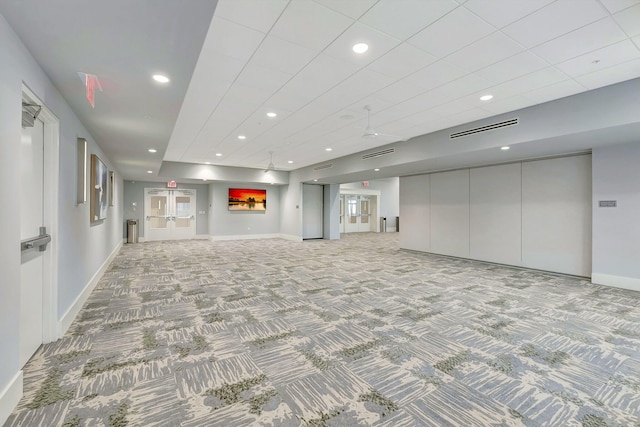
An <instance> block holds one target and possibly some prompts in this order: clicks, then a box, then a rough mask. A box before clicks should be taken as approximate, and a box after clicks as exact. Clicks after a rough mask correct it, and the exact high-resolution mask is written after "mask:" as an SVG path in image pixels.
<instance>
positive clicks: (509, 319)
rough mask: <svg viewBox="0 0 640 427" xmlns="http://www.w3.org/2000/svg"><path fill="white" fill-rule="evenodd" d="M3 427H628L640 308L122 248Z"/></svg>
mask: <svg viewBox="0 0 640 427" xmlns="http://www.w3.org/2000/svg"><path fill="white" fill-rule="evenodd" d="M24 373H25V391H24V398H23V399H22V400H21V402H20V403H19V405H18V407H17V408H16V410H15V411H14V413H13V414H12V416H11V417H10V418H9V420H8V421H7V423H6V424H5V426H65V427H72V426H223V427H232V426H389V427H390V426H394V427H397V426H522V425H524V426H586V427H600V426H640V421H639V420H640V295H639V294H638V293H634V292H631V291H625V290H620V289H613V288H607V287H602V286H597V285H592V284H590V282H589V281H588V280H586V279H581V278H574V277H567V276H562V275H555V274H548V273H544V272H538V271H530V270H522V269H516V268H510V267H505V266H499V265H492V264H486V263H481V262H475V261H469V260H461V259H452V258H446V257H440V256H436V255H429V254H424V253H416V252H410V251H403V250H400V249H399V248H398V235H397V234H396V233H382V234H371V233H366V234H350V235H344V236H342V239H341V240H339V241H324V240H318V241H305V242H292V241H287V240H281V239H269V240H245V241H225V242H209V241H178V242H155V243H143V244H132V245H125V246H124V247H123V248H122V250H121V251H120V253H119V254H118V255H117V257H116V259H115V260H114V262H113V264H112V265H111V266H110V268H109V269H108V271H107V272H106V273H105V275H104V277H102V279H101V280H100V282H99V283H98V285H97V287H96V289H95V290H94V292H93V293H92V295H91V297H90V298H89V301H88V302H87V303H86V305H85V306H84V308H83V309H82V311H81V313H80V315H79V316H78V318H77V319H76V321H75V322H74V323H73V325H72V327H71V328H70V330H69V331H68V333H67V334H66V335H65V336H64V338H62V339H60V340H58V341H57V342H54V343H51V344H47V345H44V346H43V347H42V348H41V349H40V350H39V351H38V353H36V355H35V356H34V357H33V359H32V360H31V361H30V362H29V363H28V365H27V366H26V368H25V371H24Z"/></svg>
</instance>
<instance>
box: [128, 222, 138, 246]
mask: <svg viewBox="0 0 640 427" xmlns="http://www.w3.org/2000/svg"><path fill="white" fill-rule="evenodd" d="M127 243H138V220H137V219H128V220H127Z"/></svg>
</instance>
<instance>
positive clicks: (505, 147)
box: [500, 145, 511, 151]
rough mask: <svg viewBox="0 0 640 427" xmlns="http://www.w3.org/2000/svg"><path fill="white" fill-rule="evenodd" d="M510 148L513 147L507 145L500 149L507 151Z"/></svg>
mask: <svg viewBox="0 0 640 427" xmlns="http://www.w3.org/2000/svg"><path fill="white" fill-rule="evenodd" d="M509 148H511V147H509V146H508V145H505V146H504V147H500V149H501V150H502V151H507V150H508V149H509Z"/></svg>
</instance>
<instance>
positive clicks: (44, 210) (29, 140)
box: [18, 86, 60, 366]
mask: <svg viewBox="0 0 640 427" xmlns="http://www.w3.org/2000/svg"><path fill="white" fill-rule="evenodd" d="M22 110H23V120H22V133H21V140H20V143H19V144H20V145H19V161H20V177H19V194H20V211H19V215H18V217H19V218H20V240H21V243H20V254H21V257H20V258H21V266H20V349H19V350H20V365H21V366H24V364H25V363H27V361H28V360H29V359H30V358H31V356H32V355H33V353H35V352H36V351H37V350H38V348H39V347H40V345H42V344H43V343H47V342H51V341H53V340H55V339H57V338H58V334H59V331H58V320H57V314H56V313H57V311H56V306H57V274H56V269H55V266H56V254H57V251H56V247H57V239H56V237H57V228H58V227H57V203H58V202H57V200H58V156H59V155H58V143H59V129H60V126H59V121H58V119H57V118H56V117H55V116H54V115H53V113H51V111H50V110H48V109H47V108H46V106H44V104H43V103H42V102H41V101H40V99H38V97H36V95H35V94H34V93H33V92H32V91H31V90H30V89H29V88H27V87H26V86H23V89H22Z"/></svg>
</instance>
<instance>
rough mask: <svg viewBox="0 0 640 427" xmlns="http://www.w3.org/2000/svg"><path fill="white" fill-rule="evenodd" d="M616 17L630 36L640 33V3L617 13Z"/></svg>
mask: <svg viewBox="0 0 640 427" xmlns="http://www.w3.org/2000/svg"><path fill="white" fill-rule="evenodd" d="M614 19H615V20H616V22H617V23H618V25H620V26H621V27H622V29H623V30H624V31H625V33H627V35H628V36H629V37H635V36H638V35H640V4H639V5H637V6H634V7H630V8H629V9H625V10H623V11H622V12H618V13H616V14H615V15H614Z"/></svg>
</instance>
